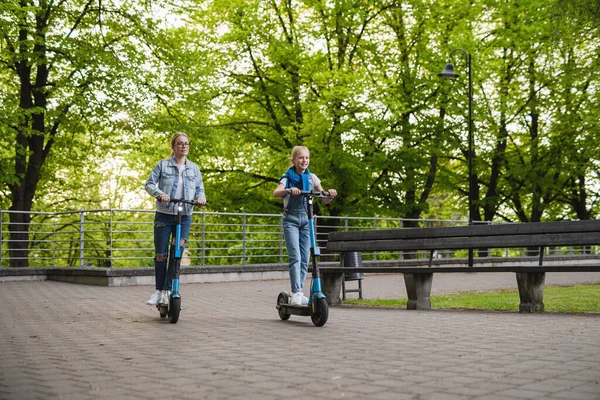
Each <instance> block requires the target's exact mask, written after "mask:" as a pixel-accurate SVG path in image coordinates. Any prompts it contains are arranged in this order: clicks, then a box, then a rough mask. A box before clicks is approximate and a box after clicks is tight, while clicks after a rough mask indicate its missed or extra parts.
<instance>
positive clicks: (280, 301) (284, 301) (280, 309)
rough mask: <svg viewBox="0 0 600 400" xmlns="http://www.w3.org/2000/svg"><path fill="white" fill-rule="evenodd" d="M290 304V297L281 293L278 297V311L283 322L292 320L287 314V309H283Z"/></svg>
mask: <svg viewBox="0 0 600 400" xmlns="http://www.w3.org/2000/svg"><path fill="white" fill-rule="evenodd" d="M288 302H289V295H288V294H287V293H286V292H281V293H279V296H278V297H277V306H278V307H277V311H278V312H279V318H281V319H282V320H283V321H287V320H288V319H290V314H288V313H286V312H285V309H284V308H283V307H281V305H282V304H288Z"/></svg>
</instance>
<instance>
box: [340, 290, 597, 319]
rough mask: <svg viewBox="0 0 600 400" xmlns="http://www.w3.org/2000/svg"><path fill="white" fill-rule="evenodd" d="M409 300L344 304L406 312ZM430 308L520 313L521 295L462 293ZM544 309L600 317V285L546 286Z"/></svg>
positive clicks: (511, 292)
mask: <svg viewBox="0 0 600 400" xmlns="http://www.w3.org/2000/svg"><path fill="white" fill-rule="evenodd" d="M406 302H407V299H370V300H368V299H363V300H359V299H346V300H344V304H359V305H368V306H374V307H402V308H406ZM431 308H432V309H433V308H438V309H443V308H458V309H472V310H500V311H505V310H513V311H515V310H519V292H518V291H517V290H500V291H495V292H462V293H456V294H444V295H437V296H431ZM544 309H545V311H553V312H560V313H600V285H574V286H568V287H565V286H546V287H545V288H544Z"/></svg>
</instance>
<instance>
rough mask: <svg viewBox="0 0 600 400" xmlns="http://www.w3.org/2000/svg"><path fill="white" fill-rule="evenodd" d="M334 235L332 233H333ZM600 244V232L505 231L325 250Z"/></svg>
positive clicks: (332, 245) (338, 244)
mask: <svg viewBox="0 0 600 400" xmlns="http://www.w3.org/2000/svg"><path fill="white" fill-rule="evenodd" d="M330 235H331V234H330ZM596 244H600V232H586V233H568V234H566V233H556V234H545V235H537V236H527V235H523V236H521V235H519V236H513V235H505V236H483V237H451V238H437V239H435V240H431V239H430V238H424V239H423V238H422V239H406V240H398V239H396V240H363V241H354V240H353V241H329V240H328V242H327V247H326V248H325V249H324V250H323V251H322V252H324V253H338V252H346V251H406V250H411V251H414V250H458V249H478V248H511V247H519V248H521V247H540V246H544V247H546V246H583V245H596Z"/></svg>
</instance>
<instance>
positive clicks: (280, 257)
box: [279, 215, 284, 264]
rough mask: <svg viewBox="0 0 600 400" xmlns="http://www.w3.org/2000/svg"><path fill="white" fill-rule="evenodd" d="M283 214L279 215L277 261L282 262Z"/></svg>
mask: <svg viewBox="0 0 600 400" xmlns="http://www.w3.org/2000/svg"><path fill="white" fill-rule="evenodd" d="M283 241H284V240H283V215H280V216H279V263H280V264H283Z"/></svg>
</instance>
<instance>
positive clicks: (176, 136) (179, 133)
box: [169, 132, 190, 158]
mask: <svg viewBox="0 0 600 400" xmlns="http://www.w3.org/2000/svg"><path fill="white" fill-rule="evenodd" d="M180 136H185V138H186V139H187V140H188V142H189V141H190V138H189V137H188V135H187V134H186V133H183V132H175V134H174V135H173V136H171V154H169V158H171V157H173V156H174V155H175V152H174V151H173V147H175V143H176V142H177V138H179V137H180Z"/></svg>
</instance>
